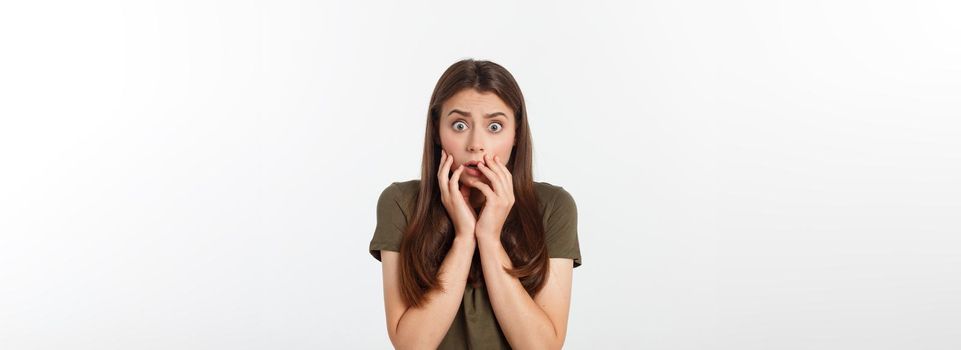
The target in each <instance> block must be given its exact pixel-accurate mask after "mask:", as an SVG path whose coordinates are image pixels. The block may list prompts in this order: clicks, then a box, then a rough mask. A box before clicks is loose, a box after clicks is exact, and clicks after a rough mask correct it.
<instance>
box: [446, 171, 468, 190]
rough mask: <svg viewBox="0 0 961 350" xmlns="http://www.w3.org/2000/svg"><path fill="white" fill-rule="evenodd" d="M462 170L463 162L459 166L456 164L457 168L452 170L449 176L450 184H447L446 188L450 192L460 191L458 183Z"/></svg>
mask: <svg viewBox="0 0 961 350" xmlns="http://www.w3.org/2000/svg"><path fill="white" fill-rule="evenodd" d="M463 172H464V165H463V164H461V165H460V166H458V167H457V170H454V175H453V176H451V177H450V184H449V185H448V186H449V188H448V190H449V191H450V193H458V192H460V183H459V182H460V174H461V173H463Z"/></svg>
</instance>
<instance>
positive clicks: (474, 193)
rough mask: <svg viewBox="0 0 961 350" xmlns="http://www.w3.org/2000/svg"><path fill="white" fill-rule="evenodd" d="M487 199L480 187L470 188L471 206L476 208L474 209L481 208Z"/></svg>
mask: <svg viewBox="0 0 961 350" xmlns="http://www.w3.org/2000/svg"><path fill="white" fill-rule="evenodd" d="M486 200H487V198H486V197H484V193H483V192H481V191H480V190H478V189H476V188H471V190H470V206H471V207H472V208H474V209H479V208H480V207H481V206H483V205H484V202H485V201H486Z"/></svg>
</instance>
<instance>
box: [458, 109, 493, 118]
mask: <svg viewBox="0 0 961 350" xmlns="http://www.w3.org/2000/svg"><path fill="white" fill-rule="evenodd" d="M454 113H457V114H460V115H462V116H465V117H470V115H471V114H470V113H468V112H464V111H462V110H459V109H454V110H451V111H450V113H447V115H448V116H450V115H451V114H454ZM498 115H500V116H503V117H504V118H507V115H506V114H504V112H494V113H488V114H487V115H485V116H484V118H493V117H496V116H498Z"/></svg>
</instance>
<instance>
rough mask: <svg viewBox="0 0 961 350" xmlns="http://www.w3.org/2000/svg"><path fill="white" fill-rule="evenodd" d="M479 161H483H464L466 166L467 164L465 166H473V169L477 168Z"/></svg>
mask: <svg viewBox="0 0 961 350" xmlns="http://www.w3.org/2000/svg"><path fill="white" fill-rule="evenodd" d="M479 163H481V162H480V161H476V160H472V161H469V162H467V163H464V166H465V167H468V168H471V169H477V164H479Z"/></svg>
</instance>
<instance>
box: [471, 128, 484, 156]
mask: <svg viewBox="0 0 961 350" xmlns="http://www.w3.org/2000/svg"><path fill="white" fill-rule="evenodd" d="M479 134H481V135H479ZM467 150H468V151H470V152H484V140H483V136H482V133H478V132H471V137H470V140H469V141H468V143H467Z"/></svg>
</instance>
